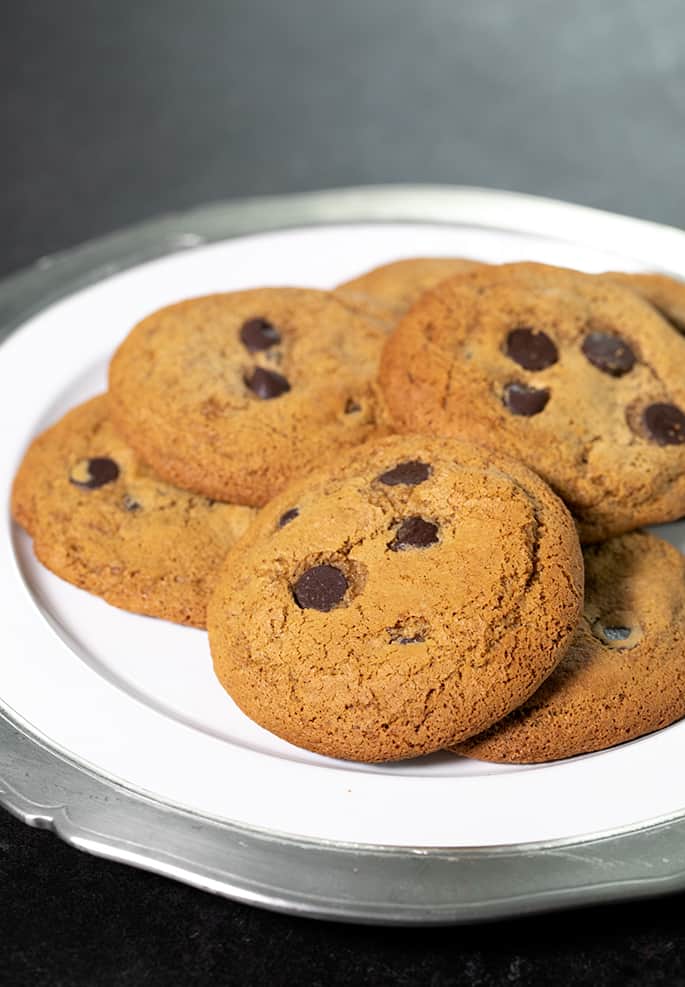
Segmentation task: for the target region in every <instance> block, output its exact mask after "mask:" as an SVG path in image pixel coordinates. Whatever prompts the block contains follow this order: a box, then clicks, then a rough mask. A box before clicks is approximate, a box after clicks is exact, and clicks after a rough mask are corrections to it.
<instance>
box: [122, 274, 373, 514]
mask: <svg viewBox="0 0 685 987" xmlns="http://www.w3.org/2000/svg"><path fill="white" fill-rule="evenodd" d="M381 339H382V334H381V332H380V330H379V329H378V328H377V327H375V326H374V325H372V324H371V323H370V322H369V320H367V319H364V318H361V317H360V316H357V315H355V314H354V313H352V312H351V311H350V310H349V309H348V308H346V307H345V306H344V305H343V304H341V303H340V302H339V301H336V299H335V298H333V296H332V295H330V294H327V293H326V292H322V291H310V290H306V289H301V288H261V289H257V290H254V291H240V292H233V293H231V294H223V295H209V296H206V297H204V298H194V299H190V300H189V301H185V302H180V303H179V304H177V305H171V306H169V307H168V308H164V309H161V310H160V311H159V312H155V313H154V314H153V315H150V316H148V318H146V319H144V320H143V321H142V322H141V323H139V324H138V325H137V326H136V327H135V328H134V329H133V330H132V332H131V333H130V334H129V336H128V337H127V338H126V339H125V340H124V342H123V343H122V345H121V346H120V347H119V349H118V350H117V352H116V354H115V356H114V358H113V360H112V363H111V366H110V378H109V386H110V411H111V415H112V420H113V422H114V424H115V425H116V427H117V428H118V429H119V430H120V431H121V433H122V435H124V437H125V438H126V439H127V441H128V442H129V443H130V444H131V446H132V447H133V448H134V449H135V450H136V451H137V452H138V453H139V454H140V456H141V457H142V458H143V459H144V460H145V461H146V462H148V463H149V464H150V465H151V466H153V467H154V469H155V470H156V472H157V473H158V474H159V475H160V476H161V477H163V478H164V479H166V480H168V481H169V482H170V483H176V484H178V485H180V486H182V487H184V488H186V489H188V490H195V491H197V492H199V493H203V494H205V495H206V496H208V497H214V498H216V499H217V500H225V501H229V502H232V503H240V504H252V505H261V504H263V503H265V502H266V501H267V500H268V499H269V498H270V497H271V496H272V495H273V493H275V492H276V491H277V490H279V489H280V488H281V487H283V486H284V484H285V483H286V482H287V481H288V480H289V479H290V478H291V477H292V476H294V475H298V474H299V473H301V472H302V471H303V470H305V469H308V468H310V467H311V466H316V465H318V461H319V460H320V459H321V458H322V457H324V456H325V455H327V454H329V453H330V452H334V451H335V450H336V449H341V448H345V447H346V446H351V445H356V444H358V443H359V442H362V441H364V440H366V439H368V438H369V437H370V436H371V435H373V433H374V432H375V430H376V428H377V425H378V419H379V410H378V402H377V391H376V387H375V375H376V371H377V365H378V357H379V351H380V346H381Z"/></svg>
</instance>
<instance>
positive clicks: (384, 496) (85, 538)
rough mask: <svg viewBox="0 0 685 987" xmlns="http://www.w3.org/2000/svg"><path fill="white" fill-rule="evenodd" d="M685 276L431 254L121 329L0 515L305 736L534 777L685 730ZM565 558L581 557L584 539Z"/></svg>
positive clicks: (329, 745) (249, 705)
mask: <svg viewBox="0 0 685 987" xmlns="http://www.w3.org/2000/svg"><path fill="white" fill-rule="evenodd" d="M684 331H685V285H682V284H680V283H679V282H676V281H673V280H672V279H670V278H666V277H663V276H660V275H627V274H620V273H608V274H604V275H588V274H581V273H579V272H576V271H571V270H563V269H559V268H552V267H548V266H544V265H540V264H532V263H519V264H506V265H499V266H498V265H486V264H481V263H477V262H475V261H468V260H464V259H460V258H454V259H451V258H439V259H431V258H422V259H417V260H408V261H401V262H397V263H394V264H389V265H386V266H384V267H382V268H378V269H376V270H374V271H371V272H368V273H367V274H365V275H362V276H361V277H359V278H357V279H355V280H354V281H350V282H347V283H345V284H343V285H340V286H339V287H338V288H336V289H335V290H334V291H333V292H321V291H314V290H307V289H296V288H260V289H255V290H252V291H242V292H235V293H230V294H219V295H212V296H208V297H204V298H195V299H190V300H187V301H183V302H180V303H179V304H176V305H172V306H170V307H168V308H165V309H162V310H161V311H158V312H156V313H154V314H152V315H150V316H149V317H148V318H146V319H144V320H143V321H142V322H141V323H139V324H138V325H137V326H135V327H134V328H133V330H132V331H131V332H130V334H129V335H128V336H127V338H126V339H125V340H124V341H123V343H122V344H121V346H120V347H119V349H118V350H117V352H116V353H115V354H114V357H113V359H112V361H111V364H110V373H109V388H108V392H107V394H103V395H101V396H99V397H96V398H94V399H92V400H91V401H88V402H86V403H85V404H84V405H81V406H80V407H78V408H75V409H74V410H72V411H71V412H69V413H68V414H67V415H66V416H65V417H64V418H63V419H62V420H61V421H60V422H58V423H57V424H56V425H54V426H53V427H52V428H50V429H48V430H47V431H46V432H44V433H43V434H42V435H40V436H39V437H38V438H37V439H36V440H35V441H34V442H33V444H32V445H31V447H30V448H29V450H28V451H27V453H26V456H25V459H24V461H23V463H22V465H21V467H20V469H19V472H18V474H17V477H16V479H15V483H14V491H13V504H12V507H13V514H14V517H15V520H16V521H17V522H18V523H19V524H20V525H22V527H24V528H25V529H26V531H27V532H28V533H29V535H31V537H32V538H33V544H34V550H35V553H36V555H37V557H38V558H39V559H40V560H41V561H42V562H43V563H44V564H45V565H46V566H47V567H48V568H50V569H51V570H52V571H53V572H55V573H57V574H58V575H59V576H61V577H63V578H64V579H67V580H69V581H70V582H72V583H74V584H76V585H77V586H80V587H82V588H84V589H87V590H89V591H91V592H93V593H96V594H97V595H99V596H101V597H103V598H104V599H105V600H107V601H108V602H110V603H112V604H114V605H116V606H119V607H122V608H124V609H127V610H131V611H133V612H136V613H142V614H147V615H149V616H155V617H162V618H165V619H167V620H171V621H175V622H177V623H180V624H188V625H193V626H196V627H207V628H208V631H209V643H210V648H211V653H212V657H213V662H214V669H215V672H216V674H217V676H218V679H219V681H220V682H221V684H222V685H223V686H224V688H225V689H226V691H227V692H228V693H229V694H230V696H231V697H232V698H233V700H234V701H235V702H236V703H237V704H238V706H239V707H240V708H241V709H242V710H243V712H245V713H246V714H247V715H248V716H250V717H251V718H252V719H254V720H255V721H256V722H257V723H259V724H260V725H261V726H263V727H265V728H266V729H268V730H270V731H272V732H273V733H275V734H277V735H278V736H280V737H282V738H284V739H286V740H288V741H290V742H291V743H294V744H297V745H298V746H301V747H305V748H307V749H309V750H312V751H315V752H318V753H321V754H326V755H329V756H332V757H338V758H346V759H354V760H359V761H368V762H373V761H389V760H398V759H402V758H410V757H415V756H418V755H423V754H428V753H431V752H433V751H437V750H440V749H448V750H453V751H456V752H457V753H458V754H460V755H463V756H467V757H473V758H480V759H484V760H492V761H509V762H523V763H526V762H540V761H548V760H555V759H558V758H563V757H569V756H572V755H574V754H579V753H583V752H587V751H595V750H601V749H603V748H606V747H610V746H612V745H614V744H617V743H620V742H621V741H625V740H629V739H631V738H634V737H637V736H640V735H642V734H645V733H648V732H651V731H653V730H656V729H658V728H660V727H663V726H665V725H667V724H669V723H672V722H673V721H674V720H676V719H678V718H680V717H682V716H683V715H685V647H684V643H685V641H684V638H685V613H684V612H683V611H684V608H685V559H683V557H682V556H681V555H680V553H679V552H677V551H676V549H675V548H673V547H672V546H671V545H669V544H668V543H666V542H664V541H662V540H661V539H659V538H656V537H655V536H653V535H651V534H647V533H645V532H643V531H640V530H637V529H639V528H641V527H642V526H644V525H648V524H655V523H659V522H664V521H669V520H675V519H677V518H680V517H682V516H683V515H685V412H684V410H683V409H685V379H684V378H683V376H682V367H683V366H684V365H685V336H683V335H681V332H684ZM581 544H582V546H583V547H582V548H581Z"/></svg>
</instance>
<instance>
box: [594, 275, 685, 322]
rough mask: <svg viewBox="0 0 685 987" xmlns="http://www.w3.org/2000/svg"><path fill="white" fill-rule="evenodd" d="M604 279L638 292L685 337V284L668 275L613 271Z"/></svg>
mask: <svg viewBox="0 0 685 987" xmlns="http://www.w3.org/2000/svg"><path fill="white" fill-rule="evenodd" d="M602 277H606V278H609V279H610V280H611V281H614V282H616V283H617V284H620V285H622V286H623V287H624V288H630V289H631V291H636V292H637V293H638V295H641V296H642V297H643V298H644V299H645V300H646V301H648V302H649V303H650V305H653V306H654V308H655V309H657V311H658V312H659V314H660V315H662V316H663V317H664V319H667V320H668V322H670V323H671V325H672V326H673V327H674V328H675V329H677V330H678V332H680V333H683V335H685V282H683V281H678V280H676V278H670V277H668V275H666V274H624V273H622V272H620V271H611V272H609V273H608V274H604V275H602Z"/></svg>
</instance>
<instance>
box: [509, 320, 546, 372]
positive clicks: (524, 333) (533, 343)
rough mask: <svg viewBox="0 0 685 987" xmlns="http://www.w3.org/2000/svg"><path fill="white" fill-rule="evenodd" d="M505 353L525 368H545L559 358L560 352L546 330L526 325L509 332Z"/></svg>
mask: <svg viewBox="0 0 685 987" xmlns="http://www.w3.org/2000/svg"><path fill="white" fill-rule="evenodd" d="M505 353H506V354H507V356H508V357H509V359H511V360H514V362H515V363H518V365H519V366H520V367H523V368H524V370H544V369H545V368H546V367H551V366H552V364H553V363H556V362H557V360H558V359H559V352H558V350H557V348H556V346H555V345H554V343H553V342H552V340H551V339H550V338H549V336H548V335H547V333H546V332H542V331H540V332H536V331H535V330H534V329H529V328H527V327H525V326H523V327H521V328H520V329H512V331H511V332H510V333H509V335H508V336H507V344H506V347H505Z"/></svg>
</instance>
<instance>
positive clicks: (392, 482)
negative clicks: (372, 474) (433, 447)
mask: <svg viewBox="0 0 685 987" xmlns="http://www.w3.org/2000/svg"><path fill="white" fill-rule="evenodd" d="M430 475H431V468H430V466H429V465H428V463H422V462H421V461H420V460H419V459H410V460H408V461H407V462H406V463H398V464H397V466H393V468H392V469H390V470H388V471H387V472H386V473H381V475H380V476H379V477H378V479H379V480H380V482H381V483H384V484H385V485H386V487H396V486H399V485H400V484H406V485H407V486H408V487H416V486H418V484H419V483H423V482H424V480H427V479H428V477H429V476H430Z"/></svg>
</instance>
